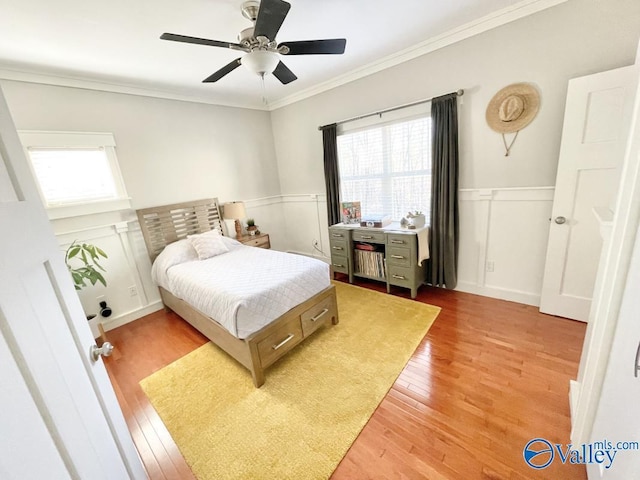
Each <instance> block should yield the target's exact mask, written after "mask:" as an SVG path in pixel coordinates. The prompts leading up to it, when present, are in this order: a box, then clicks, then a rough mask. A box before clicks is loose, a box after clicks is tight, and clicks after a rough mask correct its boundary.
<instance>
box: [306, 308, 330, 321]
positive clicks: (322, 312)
mask: <svg viewBox="0 0 640 480" xmlns="http://www.w3.org/2000/svg"><path fill="white" fill-rule="evenodd" d="M328 311H329V309H328V308H325V309H324V310H322V311H321V312H320V313H319V314H317V315H316V316H315V317H311V319H310V320H311V321H312V322H315V321H317V320H319V319H320V317H322V316H323V315H324V314H325V313H327V312H328Z"/></svg>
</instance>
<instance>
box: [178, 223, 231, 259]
mask: <svg viewBox="0 0 640 480" xmlns="http://www.w3.org/2000/svg"><path fill="white" fill-rule="evenodd" d="M187 238H188V239H189V240H190V241H191V245H192V246H193V248H195V250H196V252H198V258H199V259H200V260H206V259H207V258H211V257H215V256H216V255H220V254H221V253H227V252H228V251H229V249H228V248H227V246H226V245H225V244H224V242H223V241H222V235H220V232H219V231H218V230H210V231H208V232H205V233H200V234H198V235H189V236H187Z"/></svg>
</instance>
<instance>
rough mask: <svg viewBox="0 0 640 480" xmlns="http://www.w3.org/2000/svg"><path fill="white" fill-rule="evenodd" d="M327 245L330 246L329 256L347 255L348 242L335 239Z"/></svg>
mask: <svg viewBox="0 0 640 480" xmlns="http://www.w3.org/2000/svg"><path fill="white" fill-rule="evenodd" d="M329 245H331V255H334V254H336V255H346V254H347V248H348V247H347V245H348V242H347V241H346V240H340V239H336V238H332V239H331V240H330V241H329Z"/></svg>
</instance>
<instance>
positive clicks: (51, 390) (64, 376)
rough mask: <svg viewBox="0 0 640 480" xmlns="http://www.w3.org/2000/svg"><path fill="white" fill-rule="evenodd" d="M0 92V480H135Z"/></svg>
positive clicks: (137, 469)
mask: <svg viewBox="0 0 640 480" xmlns="http://www.w3.org/2000/svg"><path fill="white" fill-rule="evenodd" d="M93 344H94V340H93V338H92V335H91V332H90V329H89V326H88V324H87V321H86V319H85V316H84V313H83V311H82V307H81V305H80V301H79V299H78V297H77V295H76V293H75V289H74V287H73V285H72V282H71V279H70V276H69V272H68V271H67V269H66V267H65V265H64V261H63V256H62V253H61V251H60V247H59V246H58V244H57V242H56V240H55V237H54V235H53V230H52V228H51V226H50V224H49V220H48V218H47V215H46V213H45V211H44V208H43V206H42V204H41V201H40V198H39V195H38V193H37V190H36V187H35V184H34V181H33V179H32V178H31V175H30V172H29V168H28V165H27V163H26V159H25V157H24V153H23V150H22V146H21V145H20V141H19V139H18V135H17V133H16V131H15V127H14V125H13V122H12V120H11V116H10V114H9V110H8V107H7V104H6V102H5V100H4V95H3V93H2V90H0V378H1V379H2V393H1V394H0V432H1V434H0V478H2V479H3V480H4V479H16V480H28V479H40V478H51V479H56V480H57V479H65V478H73V479H92V480H93V479H118V480H119V479H127V478H134V479H139V478H140V479H142V478H146V474H145V472H144V468H143V467H142V464H141V462H140V459H139V457H138V455H137V452H136V450H135V447H134V445H133V442H132V440H131V436H130V434H129V432H128V431H127V428H126V424H125V422H124V418H123V416H122V412H121V411H120V408H119V406H118V403H117V401H116V398H115V394H114V392H113V389H112V387H111V384H110V382H109V378H108V376H107V373H106V370H105V368H104V365H103V363H102V360H98V361H97V362H93V361H92V360H91V359H90V356H89V349H90V347H91V346H92V345H93Z"/></svg>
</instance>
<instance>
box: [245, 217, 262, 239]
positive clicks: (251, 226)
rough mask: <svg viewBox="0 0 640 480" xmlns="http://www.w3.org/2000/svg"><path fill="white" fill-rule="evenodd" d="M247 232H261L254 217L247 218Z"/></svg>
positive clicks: (254, 233) (253, 233) (250, 233)
mask: <svg viewBox="0 0 640 480" xmlns="http://www.w3.org/2000/svg"><path fill="white" fill-rule="evenodd" d="M247 232H248V233H249V235H256V234H258V233H260V232H259V231H258V226H257V225H256V222H255V220H254V219H253V218H247Z"/></svg>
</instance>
